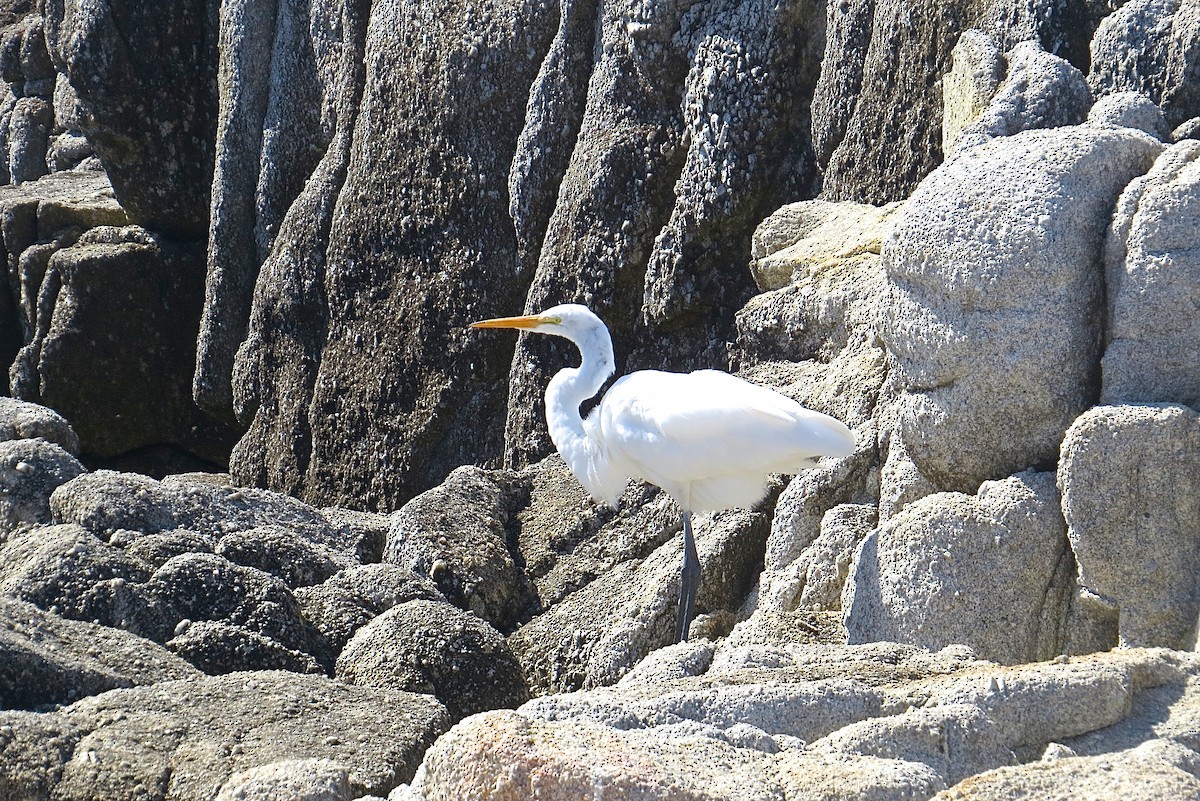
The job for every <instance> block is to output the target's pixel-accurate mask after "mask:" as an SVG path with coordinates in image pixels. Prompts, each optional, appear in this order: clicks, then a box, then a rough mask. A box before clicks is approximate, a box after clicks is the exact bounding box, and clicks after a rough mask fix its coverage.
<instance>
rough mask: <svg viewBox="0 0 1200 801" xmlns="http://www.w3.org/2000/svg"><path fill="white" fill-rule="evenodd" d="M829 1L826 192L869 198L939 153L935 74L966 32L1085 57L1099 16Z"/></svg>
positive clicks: (821, 114)
mask: <svg viewBox="0 0 1200 801" xmlns="http://www.w3.org/2000/svg"><path fill="white" fill-rule="evenodd" d="M827 9H828V10H827V22H826V31H827V33H826V42H827V44H826V47H825V54H824V60H823V61H822V64H821V77H820V80H819V81H818V83H817V88H816V94H815V96H814V98H813V112H812V113H813V139H814V141H815V142H817V156H818V161H819V162H820V164H821V166H822V167H823V170H824V179H823V181H824V182H823V189H822V197H825V198H828V199H830V200H856V201H859V202H863V203H874V204H882V203H886V202H889V201H893V200H901V199H903V198H904V197H906V196H908V194H909V193H910V192H912V190H913V188H914V187H915V186H916V185H917V183H918V182H919V181H920V180H921V179H922V178H924V177H925V175H926V174H928V173H929V172H930V171H931V170H932V169H933V168H934V167H936V166H937V165H938V163H940V162H941V160H942V131H941V120H942V113H941V110H942V97H941V87H942V83H941V81H942V76H943V75H945V74H946V73H947V72H949V71H950V54H951V50H952V49H953V48H954V46H955V45H956V44H957V43H958V40H959V37H960V36H961V35H962V34H963V33H964V32H965V31H967V30H969V29H972V28H976V29H980V30H982V31H983V32H984V33H986V34H988V35H990V36H991V37H993V39H994V40H995V41H996V43H997V44H998V45H999V48H1000V50H1001V51H1002V52H1006V51H1008V50H1010V49H1012V47H1013V45H1015V44H1016V43H1018V42H1021V41H1024V40H1027V39H1033V40H1035V41H1037V42H1038V43H1039V44H1040V45H1041V46H1042V47H1043V48H1044V49H1045V50H1047V51H1048V52H1052V53H1056V52H1060V51H1061V53H1063V54H1067V53H1070V54H1071V55H1070V56H1066V57H1068V58H1070V59H1072V60H1073V63H1076V64H1086V59H1087V40H1088V38H1089V37H1090V35H1091V31H1092V30H1093V29H1094V28H1095V24H1096V21H1097V19H1098V18H1097V19H1093V18H1091V16H1090V15H1089V12H1088V11H1087V10H1086V9H1085V8H1083V4H1080V5H1079V6H1076V7H1070V8H1064V7H1063V4H1061V3H1058V2H1053V0H1038V2H1034V3H1029V4H1023V5H1022V4H1012V3H1008V2H1004V0H998V1H997V0H953V2H941V0H934V1H933V2H925V3H919V4H917V5H914V4H913V3H910V2H907V0H853V1H852V2H849V3H831V4H829V5H828V6H827ZM897 98H904V102H897Z"/></svg>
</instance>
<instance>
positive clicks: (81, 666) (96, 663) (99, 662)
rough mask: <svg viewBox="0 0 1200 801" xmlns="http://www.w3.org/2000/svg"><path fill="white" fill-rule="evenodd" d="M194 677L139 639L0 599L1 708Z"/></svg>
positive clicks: (66, 701) (62, 700)
mask: <svg viewBox="0 0 1200 801" xmlns="http://www.w3.org/2000/svg"><path fill="white" fill-rule="evenodd" d="M195 674H196V669H195V668H193V667H192V666H190V665H188V664H187V663H186V662H184V661H183V660H182V659H180V658H179V657H176V656H173V655H172V654H170V653H169V652H167V651H166V650H164V649H163V648H162V646H159V645H155V644H154V643H152V642H150V641H148V640H145V639H142V638H141V637H135V636H134V635H132V634H129V633H127V632H124V631H120V630H118V629H113V628H108V627H107V626H98V625H96V624H94V623H79V622H76V621H73V620H64V619H62V618H60V617H58V616H57V615H51V614H48V613H46V612H44V611H42V610H41V609H39V608H38V607H36V606H34V605H33V604H29V603H24V602H22V601H16V600H12V599H8V598H3V597H0V709H36V708H39V707H45V706H51V705H54V704H69V703H71V702H72V701H77V700H79V699H80V698H82V697H84V696H87V695H97V694H99V693H102V692H105V691H107V690H112V689H115V688H117V687H132V686H134V685H138V684H154V683H155V682H159V681H168V680H171V679H183V678H189V677H192V676H194V675H195Z"/></svg>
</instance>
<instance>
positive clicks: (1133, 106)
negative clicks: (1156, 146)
mask: <svg viewBox="0 0 1200 801" xmlns="http://www.w3.org/2000/svg"><path fill="white" fill-rule="evenodd" d="M1088 122H1090V123H1091V124H1092V125H1118V126H1121V127H1124V128H1136V129H1137V130H1139V131H1145V132H1146V133H1148V134H1150V135H1151V136H1153V137H1154V138H1155V139H1159V140H1161V141H1163V142H1167V141H1171V139H1170V137H1171V126H1170V125H1169V124H1168V123H1167V119H1166V117H1164V116H1163V113H1162V109H1160V108H1159V107H1158V106H1157V105H1155V104H1154V101H1153V100H1151V99H1150V98H1148V97H1146V96H1145V95H1143V94H1140V93H1138V92H1116V93H1114V94H1111V95H1105V96H1104V97H1102V98H1100V99H1099V100H1097V101H1096V103H1095V105H1093V106H1092V109H1091V111H1089V112H1088Z"/></svg>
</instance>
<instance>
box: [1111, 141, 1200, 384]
mask: <svg viewBox="0 0 1200 801" xmlns="http://www.w3.org/2000/svg"><path fill="white" fill-rule="evenodd" d="M1198 188H1200V142H1196V141H1195V140H1186V141H1183V142H1180V143H1179V144H1177V145H1174V146H1173V147H1171V148H1168V149H1167V150H1166V151H1164V152H1163V154H1162V155H1161V156H1159V158H1158V160H1157V161H1156V162H1155V163H1154V167H1153V168H1152V169H1151V170H1150V171H1149V172H1148V173H1146V175H1144V176H1142V177H1140V178H1137V179H1135V180H1134V181H1132V182H1131V183H1130V184H1129V186H1128V187H1127V188H1126V189H1125V191H1124V192H1123V193H1122V195H1121V199H1120V202H1119V203H1118V204H1117V209H1116V212H1115V213H1114V218H1113V224H1112V227H1111V228H1110V229H1109V236H1108V241H1107V243H1106V246H1105V251H1104V261H1105V277H1106V279H1107V284H1108V325H1107V326H1106V328H1105V338H1106V340H1107V347H1106V348H1105V350H1104V359H1103V362H1102V367H1103V383H1102V386H1101V391H1100V398H1101V400H1102V401H1103V402H1104V403H1142V402H1167V403H1186V404H1189V405H1192V406H1195V405H1197V404H1200V366H1197V364H1196V360H1195V359H1192V358H1190V355H1189V354H1190V351H1191V347H1192V344H1191V343H1194V342H1195V341H1196V337H1197V336H1200V329H1198V328H1197V326H1200V323H1198V322H1197V320H1196V315H1195V314H1194V309H1195V303H1194V302H1193V300H1192V299H1193V297H1194V295H1193V293H1194V292H1195V291H1196V290H1195V287H1196V279H1195V278H1194V276H1197V275H1200V201H1198V200H1197V189H1198Z"/></svg>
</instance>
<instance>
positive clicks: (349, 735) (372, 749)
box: [0, 671, 448, 801]
mask: <svg viewBox="0 0 1200 801" xmlns="http://www.w3.org/2000/svg"><path fill="white" fill-rule="evenodd" d="M447 726H448V721H447V719H446V712H445V709H444V708H443V707H442V706H441V704H439V703H438V702H437V701H435V700H434V699H433V698H431V697H429V696H427V695H415V694H413V693H405V692H400V691H397V690H389V689H386V688H381V687H352V686H349V685H346V684H342V683H340V682H336V681H333V680H331V679H327V678H325V677H323V676H300V675H296V674H294V673H283V672H273V671H267V672H250V673H234V674H230V675H228V676H217V677H202V678H193V679H183V680H176V681H166V682H160V683H158V684H154V685H151V686H148V687H135V688H132V689H128V690H114V691H111V692H107V693H103V694H101V695H98V696H95V697H93V698H89V699H85V700H83V701H80V702H78V703H76V704H73V705H72V706H69V707H67V708H65V709H62V710H59V711H56V712H52V713H49V714H44V715H30V714H28V713H17V712H8V713H0V732H3V734H0V737H3V738H4V740H5V743H6V745H5V748H3V749H0V793H5V794H6V795H12V794H14V793H19V794H20V795H21V797H24V798H32V799H38V801H49V799H50V788H51V787H53V788H54V790H53V791H54V793H55V795H56V797H63V798H81V797H89V796H91V797H96V796H97V795H102V796H103V797H104V798H111V799H125V798H135V797H140V798H143V799H148V800H149V801H165V799H168V798H171V799H179V800H180V801H202V799H211V798H213V797H214V796H215V795H216V793H217V791H218V789H219V788H220V787H221V786H222V785H223V784H224V783H225V782H226V781H227V780H228V779H229V778H230V777H231V776H233V775H234V774H237V773H241V772H243V771H247V770H249V769H251V768H257V767H260V766H264V765H268V764H272V763H277V762H283V761H294V760H307V759H319V760H327V761H330V762H335V763H338V764H340V765H342V766H344V768H345V770H346V772H347V774H348V781H349V786H350V792H351V794H353V795H354V796H358V795H364V794H367V793H372V794H375V795H383V794H386V793H387V792H388V791H389V790H390V789H391V788H392V787H395V786H396V785H397V784H399V783H400V782H403V781H408V780H409V779H411V778H412V775H413V772H414V770H415V769H416V767H417V764H418V763H419V762H420V759H421V755H422V754H423V753H424V752H425V750H426V749H427V748H428V747H429V745H430V744H431V743H432V742H433V740H434V739H435V738H436V737H437V736H438V734H440V733H441V732H443V731H444V730H445V729H446V727H447Z"/></svg>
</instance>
